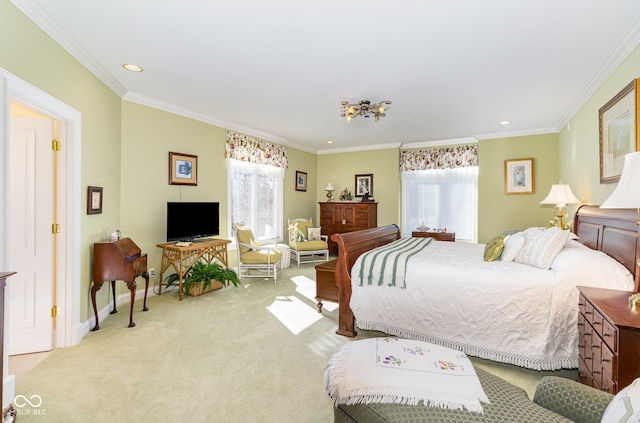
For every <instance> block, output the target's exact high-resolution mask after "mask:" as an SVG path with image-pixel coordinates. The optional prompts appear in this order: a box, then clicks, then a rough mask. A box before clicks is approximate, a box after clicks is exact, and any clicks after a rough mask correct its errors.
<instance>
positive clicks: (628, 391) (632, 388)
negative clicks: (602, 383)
mask: <svg viewBox="0 0 640 423" xmlns="http://www.w3.org/2000/svg"><path fill="white" fill-rule="evenodd" d="M601 421H602V423H613V422H615V423H631V422H638V421H640V378H638V379H636V380H634V381H633V382H631V385H629V386H627V387H626V388H624V389H623V390H622V391H620V392H618V394H617V395H616V396H615V397H614V398H613V399H612V400H611V402H610V403H609V405H608V406H607V409H606V410H605V411H604V414H603V415H602V420H601Z"/></svg>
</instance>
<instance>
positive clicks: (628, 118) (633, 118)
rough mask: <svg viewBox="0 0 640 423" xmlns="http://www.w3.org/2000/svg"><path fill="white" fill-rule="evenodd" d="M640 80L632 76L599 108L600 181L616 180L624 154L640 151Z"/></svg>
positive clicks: (602, 182)
mask: <svg viewBox="0 0 640 423" xmlns="http://www.w3.org/2000/svg"><path fill="white" fill-rule="evenodd" d="M639 83H640V78H638V79H634V80H633V81H631V82H630V83H629V84H627V86H625V87H624V88H623V89H622V90H621V91H620V92H619V93H617V94H616V95H615V96H614V97H613V98H612V99H611V100H609V101H608V102H607V103H606V104H605V105H604V106H602V107H601V108H600V110H598V126H599V135H600V140H599V141H600V183H601V184H610V183H613V182H618V181H619V180H620V175H621V174H622V165H623V164H624V156H625V155H626V154H628V153H633V152H634V151H638V150H640V128H639V127H638V113H639V112H640V111H639V110H638V107H637V105H638V101H639V100H640V99H639V98H638V84H639Z"/></svg>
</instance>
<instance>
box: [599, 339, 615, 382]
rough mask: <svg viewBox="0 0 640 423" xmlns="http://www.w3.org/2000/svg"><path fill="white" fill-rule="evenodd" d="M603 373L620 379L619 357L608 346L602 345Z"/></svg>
mask: <svg viewBox="0 0 640 423" xmlns="http://www.w3.org/2000/svg"><path fill="white" fill-rule="evenodd" d="M600 360H601V362H602V372H603V373H604V374H606V375H608V376H609V377H610V378H613V379H616V380H617V379H618V362H617V361H618V357H617V356H616V355H615V354H614V353H613V351H611V350H610V349H609V347H607V345H606V344H604V343H603V344H602V353H601V358H600Z"/></svg>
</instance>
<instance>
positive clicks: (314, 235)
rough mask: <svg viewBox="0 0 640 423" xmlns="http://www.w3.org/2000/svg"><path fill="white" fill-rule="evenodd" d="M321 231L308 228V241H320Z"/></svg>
mask: <svg viewBox="0 0 640 423" xmlns="http://www.w3.org/2000/svg"><path fill="white" fill-rule="evenodd" d="M320 229H321V228H307V239H308V240H309V241H318V240H320Z"/></svg>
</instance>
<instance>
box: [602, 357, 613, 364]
mask: <svg viewBox="0 0 640 423" xmlns="http://www.w3.org/2000/svg"><path fill="white" fill-rule="evenodd" d="M609 361H611V360H608V359H606V358H603V359H602V362H603V363H608V362H609Z"/></svg>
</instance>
